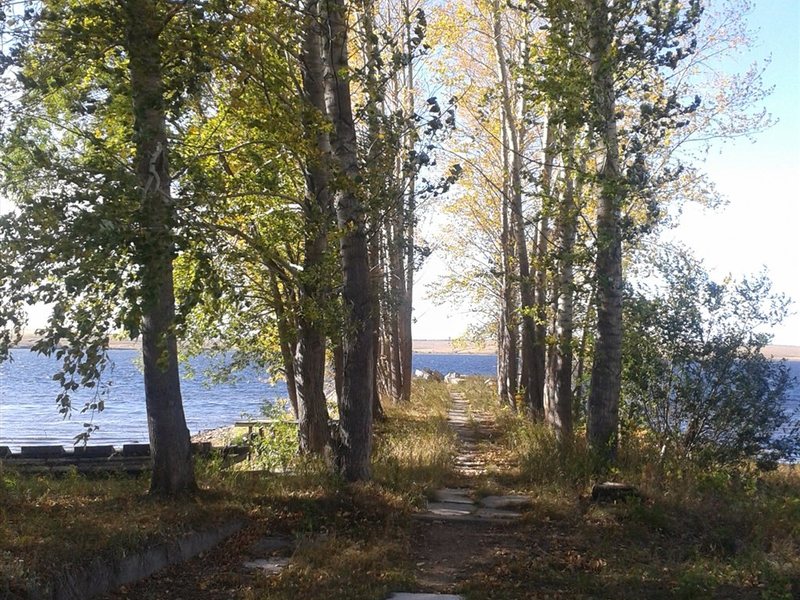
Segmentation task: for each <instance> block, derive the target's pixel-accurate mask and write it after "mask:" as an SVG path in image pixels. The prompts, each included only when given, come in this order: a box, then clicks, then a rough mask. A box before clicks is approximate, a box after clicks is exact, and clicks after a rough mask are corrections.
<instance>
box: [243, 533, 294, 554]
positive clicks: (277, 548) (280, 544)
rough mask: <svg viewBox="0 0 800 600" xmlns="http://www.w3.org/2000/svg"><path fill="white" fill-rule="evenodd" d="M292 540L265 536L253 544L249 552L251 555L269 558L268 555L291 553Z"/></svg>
mask: <svg viewBox="0 0 800 600" xmlns="http://www.w3.org/2000/svg"><path fill="white" fill-rule="evenodd" d="M291 549H292V540H290V539H289V538H287V537H282V536H277V535H275V536H267V537H265V538H261V539H260V540H258V541H256V542H254V543H253V544H252V545H251V546H250V548H249V550H250V552H251V553H252V554H256V555H261V556H269V555H270V554H277V553H282V554H286V553H288V552H291Z"/></svg>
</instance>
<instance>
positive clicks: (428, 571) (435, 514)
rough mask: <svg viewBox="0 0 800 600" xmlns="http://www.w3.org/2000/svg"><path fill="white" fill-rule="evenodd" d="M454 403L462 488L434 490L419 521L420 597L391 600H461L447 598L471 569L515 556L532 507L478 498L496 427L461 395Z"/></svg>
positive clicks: (515, 498)
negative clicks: (519, 525) (520, 525)
mask: <svg viewBox="0 0 800 600" xmlns="http://www.w3.org/2000/svg"><path fill="white" fill-rule="evenodd" d="M450 398H451V400H452V405H451V408H450V411H449V413H448V417H447V420H448V423H449V424H450V427H452V429H453V430H454V431H455V433H456V435H457V437H458V448H459V451H458V454H457V456H456V458H455V464H456V472H457V475H458V487H448V488H442V489H439V490H436V491H435V492H434V494H433V499H432V500H430V501H429V502H428V505H427V510H426V511H425V512H422V513H419V514H417V515H415V525H414V528H413V536H414V537H413V538H412V539H413V545H414V548H415V556H414V559H415V564H416V567H417V569H416V582H417V586H418V589H419V591H416V592H398V593H395V594H393V595H391V596H390V597H389V600H437V599H438V600H463V597H462V596H459V595H454V594H452V593H449V592H452V591H453V590H454V589H457V588H458V587H459V585H460V584H462V583H464V580H465V578H466V577H467V576H468V573H469V572H470V571H471V570H472V569H471V568H470V567H471V566H472V565H480V564H482V563H485V562H487V561H488V560H490V559H491V558H493V557H497V556H498V555H503V554H507V553H509V552H510V551H511V550H512V548H511V547H510V546H512V545H514V544H515V539H514V536H512V535H509V534H510V533H511V529H512V528H513V527H514V525H515V523H516V522H517V521H518V520H519V519H520V518H521V517H522V511H523V510H524V509H525V508H526V507H528V506H529V505H530V503H531V499H530V498H529V497H528V496H521V495H488V496H483V497H480V494H479V491H480V490H479V489H478V487H477V485H478V484H479V483H480V482H481V480H482V478H483V476H484V475H486V474H487V471H488V470H489V469H490V468H491V467H492V465H490V464H488V463H487V458H486V456H487V453H486V452H485V448H484V446H485V445H486V444H488V443H490V440H491V438H492V434H493V431H494V423H493V422H492V420H491V419H490V418H489V417H488V416H486V415H483V414H480V413H473V412H471V411H470V408H469V404H468V402H467V400H466V398H465V396H464V394H463V393H459V392H450Z"/></svg>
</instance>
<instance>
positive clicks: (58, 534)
mask: <svg viewBox="0 0 800 600" xmlns="http://www.w3.org/2000/svg"><path fill="white" fill-rule="evenodd" d="M460 388H461V389H462V391H464V392H465V393H466V395H467V397H468V398H469V400H470V404H471V406H470V411H471V412H472V413H474V414H476V415H477V414H478V413H485V412H488V413H490V414H491V415H493V417H494V421H495V423H496V429H495V431H494V434H493V436H492V437H491V438H490V439H487V440H485V441H484V442H483V446H482V451H483V452H484V453H485V455H486V456H487V457H489V460H490V461H492V462H493V463H494V464H495V465H497V466H496V468H494V469H491V470H490V471H489V472H488V473H487V474H486V475H484V476H482V477H478V478H475V479H474V480H472V481H470V485H471V486H472V487H473V488H474V489H475V493H476V496H483V495H487V494H493V493H501V492H508V491H513V492H517V493H525V494H528V495H530V496H531V497H532V499H533V505H532V508H531V510H530V511H529V512H527V513H526V514H525V516H524V518H523V520H522V521H521V523H519V524H518V525H515V526H514V527H513V528H509V530H508V535H507V538H506V539H505V545H503V543H501V542H496V543H498V544H499V545H500V546H501V547H499V548H498V551H497V552H496V553H495V556H494V557H493V558H492V559H491V560H486V561H482V562H478V563H477V564H476V563H465V564H464V573H463V577H462V579H461V583H459V584H458V585H457V588H456V589H454V590H453V591H454V592H458V593H463V594H464V595H465V596H466V598H468V599H469V600H489V599H495V600H502V599H523V598H590V597H591V598H598V597H601V598H605V597H619V598H645V597H646V598H754V599H755V598H758V599H775V600H778V599H790V598H795V597H800V583H798V582H800V471H799V470H798V469H797V468H790V467H785V468H782V469H780V470H778V471H775V472H770V473H759V472H757V471H754V470H753V471H726V470H723V469H715V470H710V469H701V468H699V467H696V466H693V465H687V464H669V463H668V462H663V461H661V460H660V457H659V455H658V452H657V451H656V449H655V448H654V447H653V446H652V445H651V444H649V442H648V441H647V439H646V438H644V437H631V438H630V439H628V440H626V442H625V444H624V445H623V447H622V448H621V452H620V455H619V462H618V465H617V467H616V468H615V469H614V470H612V471H609V472H606V473H604V474H603V476H602V477H600V479H613V480H617V481H625V482H628V483H631V484H633V485H636V486H637V487H638V488H639V489H640V490H641V491H642V492H643V499H642V500H632V501H629V502H625V503H620V504H616V505H614V504H611V505H608V504H595V503H593V502H591V501H590V497H589V494H590V490H591V485H592V484H593V483H594V482H596V481H597V479H598V478H597V477H596V476H595V475H594V474H593V473H594V471H595V467H596V464H595V463H594V461H593V459H592V456H591V455H590V453H589V452H588V451H587V449H586V447H585V445H584V444H583V443H582V442H581V436H580V435H578V436H576V439H575V440H573V441H572V443H570V444H560V443H559V442H558V441H557V440H556V439H555V437H554V436H553V435H552V434H551V433H550V432H548V431H547V430H546V429H545V428H544V427H542V426H539V425H535V424H532V423H530V422H528V421H527V420H526V419H525V418H523V417H520V416H518V415H515V414H514V413H513V412H511V411H509V410H505V409H502V408H500V407H499V406H498V405H497V403H496V400H495V397H494V395H493V390H492V389H491V388H490V387H488V386H487V385H485V384H484V383H483V382H482V381H479V380H475V381H472V380H470V381H468V382H466V383H463V384H461V385H460ZM447 406H448V395H447V389H446V387H445V386H444V385H440V384H434V383H431V382H419V383H417V382H415V388H414V401H413V402H412V403H411V404H410V405H407V406H391V405H387V406H386V407H385V408H386V411H387V419H386V420H385V421H384V422H381V423H378V424H377V425H376V437H375V452H374V460H373V475H374V478H373V481H372V482H371V483H369V484H361V485H346V484H344V483H343V482H342V481H341V480H339V479H337V478H336V477H334V476H332V475H330V474H329V472H328V470H327V469H326V467H325V465H323V464H321V463H320V462H319V461H313V460H304V461H295V462H294V470H293V472H292V473H291V474H269V473H263V472H258V473H252V472H237V471H222V470H220V469H219V468H218V465H216V464H213V463H203V464H200V465H198V481H199V482H200V485H201V487H202V488H203V491H202V492H201V493H200V494H198V496H197V497H196V498H194V499H192V500H187V501H181V502H178V503H163V502H159V501H156V500H152V499H150V498H149V497H147V495H146V493H145V492H146V489H147V484H148V482H147V480H146V478H127V477H107V478H97V477H95V478H86V477H83V476H81V475H78V474H72V475H69V476H66V477H43V476H37V477H26V476H21V475H16V474H13V473H10V472H8V471H6V472H4V473H0V597H10V598H15V597H19V598H22V597H25V590H26V587H27V586H28V582H30V581H33V582H37V581H38V582H43V581H46V580H47V579H48V578H50V577H52V575H53V574H54V573H56V572H58V571H60V570H63V569H68V568H70V567H71V566H72V565H75V564H82V563H86V562H88V561H89V560H91V559H92V558H93V557H95V556H114V555H121V554H123V553H125V552H128V551H130V550H132V549H135V548H138V547H141V546H143V545H145V544H148V543H151V542H153V541H158V540H161V539H167V538H169V537H171V536H174V535H176V534H179V533H181V532H184V531H188V530H191V529H199V528H204V527H208V526H209V525H211V524H213V523H215V522H222V521H227V520H229V519H231V518H233V517H238V518H242V517H244V518H246V519H247V522H248V526H247V527H246V528H245V530H243V532H240V534H237V535H236V536H234V537H233V538H231V540H229V541H228V542H225V543H224V544H223V545H222V547H221V548H220V549H219V550H218V551H215V552H217V553H216V554H214V555H213V557H212V558H210V559H198V560H197V561H192V562H191V563H190V564H188V565H181V566H180V567H177V568H175V569H172V570H168V573H167V574H165V575H163V576H159V577H157V578H155V579H153V580H148V581H146V582H144V583H142V584H140V585H138V586H135V587H131V588H130V589H129V590H128V591H127V592H125V593H123V592H119V593H118V594H117V595H115V596H114V597H115V598H137V599H144V600H146V599H148V598H152V599H155V598H168V597H171V596H170V594H173V595H174V593H178V592H176V590H178V591H180V593H181V594H184V595H183V596H182V597H193V598H199V599H202V598H244V599H247V600H262V599H263V600H267V599H269V600H275V599H278V600H281V599H287V600H288V599H290V598H307V599H309V600H322V599H323V598H341V599H344V600H360V599H364V600H366V599H374V598H382V597H386V596H388V592H390V591H393V590H399V589H413V587H414V574H415V568H416V565H415V552H416V548H415V543H416V542H415V540H414V539H412V538H411V529H412V527H411V519H410V515H411V513H412V512H413V511H414V510H415V509H416V508H417V507H419V506H421V505H422V503H423V502H424V501H425V499H426V497H428V496H429V495H430V493H431V491H432V490H433V489H436V488H437V487H441V486H443V485H451V484H454V483H458V482H457V480H456V479H455V476H454V473H453V462H452V461H453V454H454V451H455V444H456V440H455V437H454V434H453V433H452V431H451V430H450V428H449V427H448V425H447V422H446V413H447ZM120 515H124V519H123V518H120ZM274 533H282V534H284V535H289V536H291V537H293V538H294V539H295V540H296V542H297V547H296V550H295V552H294V555H293V557H292V562H291V565H290V567H289V568H288V569H287V570H285V571H284V572H283V573H281V574H280V575H279V576H276V577H270V578H267V577H254V576H253V575H251V574H247V573H245V572H243V571H242V569H241V558H240V556H241V555H242V552H243V548H246V547H247V545H248V544H250V543H251V542H252V541H253V540H254V539H258V537H259V536H263V535H269V534H274ZM206 560H207V561H208V562H204V561H206ZM192 565H194V566H192ZM203 590H207V591H208V593H207V595H204V593H205V592H203ZM184 592H185V593H184Z"/></svg>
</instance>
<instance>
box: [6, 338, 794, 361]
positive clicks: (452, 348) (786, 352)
mask: <svg viewBox="0 0 800 600" xmlns="http://www.w3.org/2000/svg"><path fill="white" fill-rule="evenodd" d="M35 341H36V337H35V336H33V335H30V334H25V335H24V336H23V337H22V339H21V340H20V342H19V343H18V344H17V345H16V346H15V348H20V349H26V348H31V347H32V346H33V343H34V342H35ZM413 343H414V352H416V353H418V354H480V355H486V356H491V355H494V354H496V353H497V346H496V345H495V344H494V343H491V342H487V343H484V344H479V343H474V342H462V341H460V340H452V339H451V340H425V339H420V340H414V342H413ZM141 347H142V345H141V342H140V341H139V340H121V339H118V340H112V341H111V344H110V348H111V349H112V350H138V349H140V348H141ZM763 354H764V356H766V357H768V358H773V359H776V360H780V359H786V360H799V361H800V346H791V345H787V344H770V345H769V346H764V349H763Z"/></svg>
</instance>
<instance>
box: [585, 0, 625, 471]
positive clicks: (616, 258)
mask: <svg viewBox="0 0 800 600" xmlns="http://www.w3.org/2000/svg"><path fill="white" fill-rule="evenodd" d="M584 6H585V7H586V9H587V10H588V13H589V15H588V16H589V39H588V46H589V59H590V61H591V67H592V84H593V98H592V101H593V102H592V104H593V109H594V110H593V111H592V114H593V117H594V119H593V121H594V122H595V123H596V125H595V129H596V130H597V134H598V138H599V140H600V149H601V151H602V154H603V158H602V161H601V163H600V164H601V167H600V169H599V172H598V180H599V183H600V198H599V204H598V207H597V224H596V234H597V259H596V278H597V340H596V342H595V349H594V362H593V364H592V380H591V388H590V391H589V405H588V422H587V426H588V428H587V436H588V440H589V444H590V446H591V447H592V448H593V449H594V450H595V451H597V452H598V453H600V454H601V455H603V456H605V457H606V458H608V459H613V457H614V455H615V453H616V446H617V425H618V422H619V396H620V385H621V381H620V376H621V371H622V239H621V238H622V236H621V231H620V214H621V206H620V205H621V203H622V198H623V193H624V192H623V190H622V181H621V177H620V165H619V146H618V140H617V117H616V100H615V91H614V70H613V64H612V63H611V61H613V60H614V58H613V48H612V44H613V36H614V30H613V25H612V24H611V23H610V22H609V14H608V13H609V7H608V5H607V0H584Z"/></svg>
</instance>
